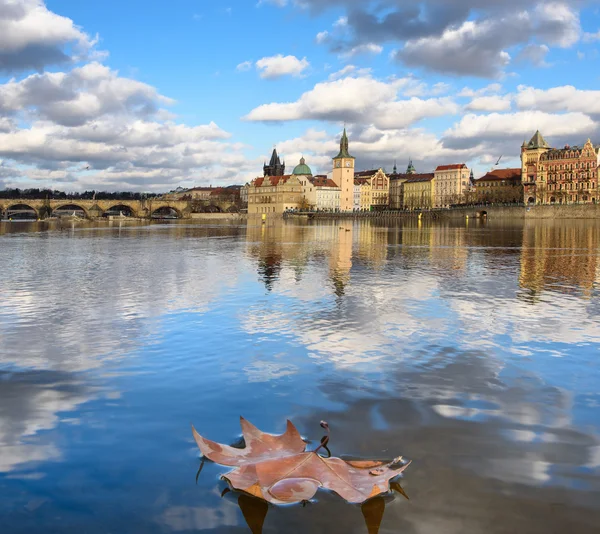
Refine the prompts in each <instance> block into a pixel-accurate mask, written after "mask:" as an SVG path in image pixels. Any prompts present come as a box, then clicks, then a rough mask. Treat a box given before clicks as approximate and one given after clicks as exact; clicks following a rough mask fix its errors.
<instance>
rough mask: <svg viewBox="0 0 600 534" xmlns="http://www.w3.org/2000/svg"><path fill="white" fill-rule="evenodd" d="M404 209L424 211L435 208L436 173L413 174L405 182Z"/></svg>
mask: <svg viewBox="0 0 600 534" xmlns="http://www.w3.org/2000/svg"><path fill="white" fill-rule="evenodd" d="M403 186H404V199H403V202H404V207H405V208H408V209H417V208H420V209H423V208H431V207H432V206H433V195H434V191H433V186H434V173H429V174H413V175H411V176H410V177H409V178H408V179H407V180H405V181H404V184H403Z"/></svg>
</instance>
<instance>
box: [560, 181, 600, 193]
mask: <svg viewBox="0 0 600 534" xmlns="http://www.w3.org/2000/svg"><path fill="white" fill-rule="evenodd" d="M577 189H580V190H584V189H596V183H595V182H575V183H570V184H548V191H563V190H565V191H573V190H577Z"/></svg>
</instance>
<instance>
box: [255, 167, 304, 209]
mask: <svg viewBox="0 0 600 534" xmlns="http://www.w3.org/2000/svg"><path fill="white" fill-rule="evenodd" d="M302 191H303V187H302V183H301V182H300V180H298V177H297V176H294V175H285V176H264V177H262V178H256V179H255V180H254V181H252V183H251V184H250V187H249V188H248V214H249V215H262V214H272V215H282V214H283V213H284V212H285V211H287V210H294V209H300V208H301V207H302V204H303V200H304V196H303V192H302Z"/></svg>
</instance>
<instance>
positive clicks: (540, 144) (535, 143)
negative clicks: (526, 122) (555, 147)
mask: <svg viewBox="0 0 600 534" xmlns="http://www.w3.org/2000/svg"><path fill="white" fill-rule="evenodd" d="M527 147H528V148H550V145H548V143H546V140H545V139H544V137H543V136H542V134H541V133H540V131H539V130H537V131H536V132H535V135H534V136H533V137H532V138H531V141H529V144H528V145H527Z"/></svg>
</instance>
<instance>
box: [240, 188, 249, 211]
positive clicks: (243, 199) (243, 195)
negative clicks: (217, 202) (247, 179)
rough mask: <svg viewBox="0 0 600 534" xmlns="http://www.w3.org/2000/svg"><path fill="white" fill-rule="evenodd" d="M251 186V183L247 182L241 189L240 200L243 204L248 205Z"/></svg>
mask: <svg viewBox="0 0 600 534" xmlns="http://www.w3.org/2000/svg"><path fill="white" fill-rule="evenodd" d="M249 188H250V184H249V183H247V184H245V185H243V186H242V188H241V189H240V202H241V203H242V205H243V206H247V205H248V189H249Z"/></svg>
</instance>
